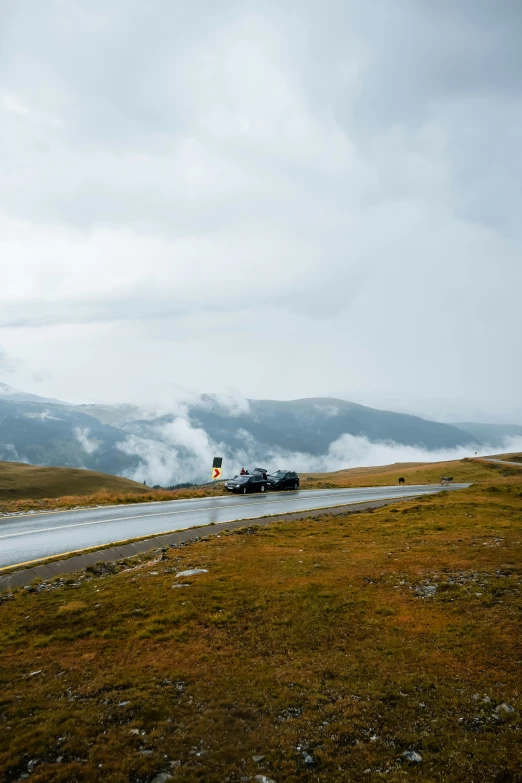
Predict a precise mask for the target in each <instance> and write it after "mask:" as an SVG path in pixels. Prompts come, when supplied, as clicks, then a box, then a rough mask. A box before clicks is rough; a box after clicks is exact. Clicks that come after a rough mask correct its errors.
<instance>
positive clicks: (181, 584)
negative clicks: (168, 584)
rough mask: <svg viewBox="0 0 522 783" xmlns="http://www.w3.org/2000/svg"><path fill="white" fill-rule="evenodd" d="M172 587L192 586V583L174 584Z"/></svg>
mask: <svg viewBox="0 0 522 783" xmlns="http://www.w3.org/2000/svg"><path fill="white" fill-rule="evenodd" d="M172 587H173V588H176V587H190V585H189V584H181V585H172Z"/></svg>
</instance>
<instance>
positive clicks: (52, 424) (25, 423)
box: [0, 383, 522, 486]
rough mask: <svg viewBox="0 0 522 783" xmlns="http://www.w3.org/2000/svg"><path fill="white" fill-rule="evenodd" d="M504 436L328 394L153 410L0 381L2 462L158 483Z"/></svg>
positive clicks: (312, 465)
mask: <svg viewBox="0 0 522 783" xmlns="http://www.w3.org/2000/svg"><path fill="white" fill-rule="evenodd" d="M506 438H522V427H521V426H519V425H497V424H484V423H474V422H469V423H463V424H444V423H440V422H435V421H429V420H426V419H423V418H420V417H418V416H410V415H407V414H403V413H393V412H390V411H381V410H377V409H375V408H368V407H366V406H364V405H359V404H356V403H353V402H348V401H346V400H340V399H335V398H322V397H321V398H309V399H301V400H290V401H280V400H239V401H238V400H235V399H233V398H227V397H224V396H222V395H201V396H200V397H198V398H197V399H194V400H192V401H190V402H184V403H179V401H178V402H175V403H173V405H172V407H171V410H169V409H165V408H163V409H162V410H151V409H146V408H141V407H138V406H133V405H71V404H68V403H65V402H60V401H59V400H55V399H49V398H45V397H39V396H38V395H34V394H28V393H25V392H22V391H19V390H17V389H14V388H12V387H10V386H8V385H7V384H5V383H0V460H7V461H19V462H27V463H30V464H35V465H63V466H66V467H80V468H81V467H83V468H88V469H91V470H98V471H102V472H105V473H112V474H114V475H122V476H127V477H129V478H134V479H136V480H141V481H147V483H150V484H161V485H163V486H167V485H169V484H173V483H177V482H178V481H179V482H181V481H201V480H205V479H206V478H207V477H208V475H207V474H208V472H209V466H210V465H211V459H212V456H213V455H218V454H219V455H222V456H224V458H225V464H227V463H228V466H229V468H230V471H229V472H231V471H233V470H235V469H237V467H238V466H240V465H242V464H247V465H248V464H253V463H254V462H255V463H257V464H263V466H265V467H267V468H268V469H271V468H272V467H277V466H279V465H280V464H283V463H289V462H290V461H291V462H292V464H294V465H296V469H300V470H312V469H321V468H323V469H328V468H331V467H332V465H337V464H338V463H339V467H343V466H347V464H345V463H349V462H350V461H351V460H352V458H355V457H356V456H358V457H359V459H360V460H361V448H364V449H366V450H367V449H368V445H369V444H370V445H373V446H375V447H377V446H380V447H381V448H384V447H386V448H388V449H390V448H399V447H400V448H401V449H403V450H404V449H407V450H409V451H408V452H407V453H408V454H409V455H410V458H412V455H413V451H412V450H421V451H423V452H426V453H428V458H429V452H440V451H441V450H458V449H460V450H463V449H467V450H468V451H470V452H471V453H473V452H474V451H476V450H479V449H480V448H483V447H485V446H486V445H487V446H488V447H489V448H490V449H495V448H496V449H501V448H502V447H503V446H504V445H505V442H506ZM366 459H369V457H368V456H366ZM343 460H345V462H343ZM359 464H360V463H359ZM225 470H226V471H227V470H228V469H227V468H226V469H225Z"/></svg>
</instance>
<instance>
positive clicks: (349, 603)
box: [0, 472, 522, 783]
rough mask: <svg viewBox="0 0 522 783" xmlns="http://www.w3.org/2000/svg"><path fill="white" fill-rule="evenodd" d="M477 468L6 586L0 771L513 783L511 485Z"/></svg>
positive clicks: (521, 639) (518, 726)
mask: <svg viewBox="0 0 522 783" xmlns="http://www.w3.org/2000/svg"><path fill="white" fill-rule="evenodd" d="M489 475H490V476H493V479H494V480H493V481H490V482H489V483H487V482H485V483H484V484H482V485H476V486H474V487H472V488H471V489H469V490H465V491H463V492H454V493H447V494H441V495H440V496H430V497H424V498H422V499H421V500H418V501H413V502H412V501H409V502H404V503H397V504H394V505H393V506H388V507H386V508H382V509H379V510H377V511H374V512H373V513H368V512H365V513H360V514H353V515H346V516H340V517H333V516H330V517H328V516H327V517H317V518H316V519H314V518H313V517H311V518H310V519H308V520H304V521H300V522H286V523H284V524H273V525H269V526H267V527H264V528H260V529H250V530H249V529H247V530H245V531H243V534H238V533H236V534H227V535H222V536H221V537H219V538H218V537H212V538H210V539H209V540H206V541H200V542H198V543H197V544H193V545H190V546H187V547H184V548H181V549H178V550H169V552H168V554H167V558H168V559H167V560H165V561H158V562H154V563H150V564H149V565H148V566H147V565H146V566H142V567H140V568H137V569H135V570H132V569H129V570H125V569H124V570H122V571H121V572H120V573H118V574H115V575H109V576H99V577H96V578H94V579H91V580H90V581H88V582H85V583H79V584H74V583H73V584H70V585H67V586H65V587H61V588H59V589H56V590H54V591H51V592H42V593H26V592H25V591H21V592H19V593H17V594H16V595H15V596H14V598H13V599H12V600H10V601H7V602H5V603H3V604H2V605H0V612H1V615H2V616H1V619H0V686H1V687H0V720H1V726H2V729H1V732H2V734H1V736H2V743H1V746H0V770H2V772H1V773H0V777H1V779H2V781H6V783H10V782H11V781H14V780H18V779H19V777H20V775H21V774H22V773H25V772H26V770H28V769H33V766H32V765H31V764H30V762H31V760H38V764H37V765H36V766H34V771H33V772H32V774H31V778H30V779H31V780H33V781H34V782H35V783H69V782H70V781H79V782H81V783H91V782H92V783H94V781H101V780H103V781H108V783H113V782H114V783H129V781H130V782H131V783H138V781H141V783H146V782H147V783H148V782H149V781H151V780H152V779H153V778H154V776H155V775H157V774H158V773H161V772H163V771H166V772H169V773H170V774H172V775H173V779H174V780H176V781H181V782H182V783H196V782H198V783H199V782H203V781H204V782H205V783H223V781H228V782H229V783H239V781H241V780H254V779H255V778H254V776H255V775H266V776H267V777H269V778H271V779H273V780H275V781H277V783H294V781H305V782H306V783H308V781H310V783H312V781H318V782H319V783H344V782H345V781H361V780H377V779H386V780H388V781H402V780H404V779H410V778H412V779H418V780H423V781H437V782H438V781H444V782H445V783H447V782H450V783H469V782H470V781H477V782H478V781H480V782H481V783H482V782H483V781H485V782H486V783H487V782H489V781H492V782H493V781H494V782H495V783H516V782H517V781H520V780H521V775H522V752H521V742H520V740H521V737H522V723H521V712H520V710H521V709H522V693H521V682H522V679H521V669H522V635H521V629H520V620H521V612H522V595H521V590H522V478H521V477H520V472H519V474H518V475H519V477H516V476H507V477H502V476H501V475H500V474H499V473H498V472H496V473H495V472H492V473H490V474H489ZM249 533H250V534H249ZM190 567H203V568H207V569H208V571H209V572H208V573H207V574H201V575H199V576H197V577H194V578H191V579H186V580H183V581H184V582H189V583H190V587H188V588H181V589H172V585H173V583H175V582H176V581H177V580H176V579H175V572H176V571H177V570H182V569H185V568H190ZM435 585H436V586H437V590H436V592H435V595H434V596H432V597H422V596H423V594H424V595H425V594H427V593H429V590H426V588H429V587H431V586H435ZM71 606H74V609H72V610H71V609H67V607H71ZM34 672H39V673H38V674H34ZM502 705H508V706H507V707H503V706H502ZM511 708H512V709H513V711H512V712H511V711H510V709H511ZM409 750H413V751H416V752H417V753H419V754H420V755H421V756H422V761H421V762H420V763H419V764H417V765H415V764H412V763H410V762H408V761H407V759H406V758H405V757H404V756H403V753H404V752H405V751H409ZM257 755H260V756H263V757H264V758H263V759H262V760H261V761H259V762H256V761H254V760H253V758H252V757H253V756H257ZM307 755H309V756H310V757H311V763H309V764H307V763H306V761H305V756H307ZM308 761H310V760H308Z"/></svg>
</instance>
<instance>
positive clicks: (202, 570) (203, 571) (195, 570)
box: [176, 568, 208, 579]
mask: <svg viewBox="0 0 522 783" xmlns="http://www.w3.org/2000/svg"><path fill="white" fill-rule="evenodd" d="M196 574H208V569H207V568H189V569H188V571H180V572H179V574H176V579H179V578H180V577H181V576H196Z"/></svg>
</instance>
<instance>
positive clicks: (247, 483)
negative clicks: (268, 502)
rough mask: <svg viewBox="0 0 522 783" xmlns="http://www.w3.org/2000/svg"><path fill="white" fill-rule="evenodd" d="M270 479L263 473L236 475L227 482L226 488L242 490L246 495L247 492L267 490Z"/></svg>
mask: <svg viewBox="0 0 522 783" xmlns="http://www.w3.org/2000/svg"><path fill="white" fill-rule="evenodd" d="M267 487H268V481H267V480H266V479H265V478H263V474H262V473H252V475H251V476H236V477H235V478H233V479H230V480H229V481H226V482H225V489H226V490H228V491H229V492H241V493H242V494H243V495H246V494H247V492H266V488H267Z"/></svg>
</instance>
